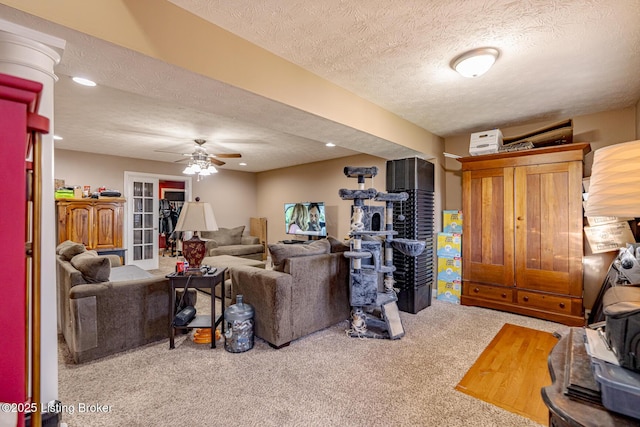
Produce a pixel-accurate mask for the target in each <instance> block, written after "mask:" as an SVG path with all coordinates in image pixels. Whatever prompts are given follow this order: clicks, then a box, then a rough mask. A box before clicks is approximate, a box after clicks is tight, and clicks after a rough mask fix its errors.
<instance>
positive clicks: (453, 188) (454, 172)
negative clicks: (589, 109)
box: [444, 106, 638, 209]
mask: <svg viewBox="0 0 640 427" xmlns="http://www.w3.org/2000/svg"><path fill="white" fill-rule="evenodd" d="M637 118H638V111H637V108H636V107H635V106H633V107H629V108H624V109H620V110H613V111H605V112H601V113H596V114H589V115H585V116H577V117H573V141H574V142H590V143H591V150H592V153H590V154H588V155H587V157H586V159H585V174H586V175H587V176H588V175H590V173H591V163H592V162H593V151H594V150H597V149H598V148H601V147H604V146H606V145H611V144H617V143H619V142H626V141H632V140H634V139H636V135H638V124H637V122H638V119H637ZM554 122H556V120H554V121H547V122H540V123H534V124H530V125H526V126H517V127H510V128H502V129H501V131H502V134H503V135H504V136H505V137H511V136H514V135H518V134H521V133H526V132H530V131H532V130H535V129H538V128H541V127H543V126H546V125H548V124H550V123H554ZM469 139H470V134H464V135H456V136H452V137H448V138H445V141H444V146H445V151H446V152H448V153H452V154H457V155H460V156H468V155H469ZM445 168H446V170H445V183H446V198H445V201H444V206H445V209H462V175H461V173H460V162H458V161H457V160H454V159H446V162H445Z"/></svg>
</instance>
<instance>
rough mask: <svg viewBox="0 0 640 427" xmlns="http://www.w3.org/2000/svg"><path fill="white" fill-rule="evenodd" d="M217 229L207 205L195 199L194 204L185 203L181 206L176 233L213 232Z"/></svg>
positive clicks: (209, 207) (209, 206)
mask: <svg viewBox="0 0 640 427" xmlns="http://www.w3.org/2000/svg"><path fill="white" fill-rule="evenodd" d="M217 229H218V224H216V218H215V216H213V209H211V205H210V204H209V203H205V202H201V201H200V198H198V197H196V201H195V202H187V203H185V204H184V205H183V206H182V210H181V211H180V217H178V222H177V224H176V231H215V230H217Z"/></svg>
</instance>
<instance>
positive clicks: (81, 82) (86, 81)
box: [73, 77, 96, 86]
mask: <svg viewBox="0 0 640 427" xmlns="http://www.w3.org/2000/svg"><path fill="white" fill-rule="evenodd" d="M73 81H74V82H76V83H78V84H79V85H82V86H95V85H96V82H94V81H93V80H89V79H85V78H84V77H74V78H73Z"/></svg>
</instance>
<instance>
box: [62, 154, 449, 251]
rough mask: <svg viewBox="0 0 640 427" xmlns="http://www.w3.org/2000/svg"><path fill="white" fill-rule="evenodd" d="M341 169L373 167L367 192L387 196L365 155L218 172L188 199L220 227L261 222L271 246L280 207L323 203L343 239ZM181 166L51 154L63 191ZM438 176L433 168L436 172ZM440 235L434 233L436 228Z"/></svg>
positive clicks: (346, 212) (348, 181)
mask: <svg viewBox="0 0 640 427" xmlns="http://www.w3.org/2000/svg"><path fill="white" fill-rule="evenodd" d="M345 166H377V167H378V170H379V173H378V175H377V176H376V177H375V178H374V179H373V182H372V181H371V180H370V179H368V180H367V181H366V183H365V187H366V188H371V187H373V188H376V189H377V190H378V191H386V160H385V159H381V158H379V157H374V156H369V155H366V154H362V155H357V156H351V157H345V158H341V159H335V160H329V161H325V162H316V163H309V164H306V165H300V166H294V167H290V168H283V169H277V170H273V171H267V172H260V173H257V174H254V173H248V172H237V171H228V170H224V168H220V169H219V172H218V173H217V174H215V175H212V176H209V177H206V178H204V179H203V180H202V181H200V182H196V180H195V178H194V179H193V180H192V189H193V191H192V197H193V198H195V197H196V196H199V197H200V198H201V200H203V201H207V202H210V203H211V205H212V206H213V211H214V214H215V216H216V220H217V222H218V225H219V226H220V227H227V228H231V227H235V226H238V225H245V226H246V231H245V234H248V230H249V218H251V217H254V216H255V217H266V218H267V227H268V239H269V242H270V243H274V242H277V241H278V240H282V239H287V238H289V239H290V238H293V236H287V235H286V234H285V233H284V204H285V203H291V202H298V201H303V202H304V201H318V202H320V201H322V202H325V204H326V216H327V232H328V233H329V234H331V235H333V236H336V237H345V236H346V235H347V234H348V232H349V219H350V209H351V205H352V202H351V201H346V200H342V199H340V197H339V196H338V190H339V189H340V188H347V189H355V188H357V180H356V179H354V178H347V177H346V176H345V175H344V172H343V169H344V167H345ZM182 169H184V165H182V164H175V163H164V162H155V161H150V160H140V159H132V158H127V157H117V156H104V155H99V154H91V153H83V152H79V151H69V150H56V151H55V178H58V179H64V180H65V184H66V185H79V186H83V185H90V186H91V188H92V189H95V188H98V187H100V186H104V187H107V188H110V189H114V190H119V191H121V192H122V193H124V172H125V171H130V172H141V173H150V174H158V175H173V176H178V177H184V178H185V179H186V177H185V176H184V175H182ZM435 169H436V171H438V167H436V168H435ZM441 194H442V191H438V176H437V173H436V211H435V216H436V223H437V227H439V222H438V221H439V217H440V215H439V214H438V212H440V206H441V202H440V198H441ZM436 230H439V228H436Z"/></svg>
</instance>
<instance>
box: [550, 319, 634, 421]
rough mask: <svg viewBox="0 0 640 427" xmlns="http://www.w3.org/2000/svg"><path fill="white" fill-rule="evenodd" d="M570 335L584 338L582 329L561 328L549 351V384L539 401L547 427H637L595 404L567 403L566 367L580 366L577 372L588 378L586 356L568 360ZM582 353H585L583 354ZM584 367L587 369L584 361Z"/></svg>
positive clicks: (569, 355) (571, 401)
mask: <svg viewBox="0 0 640 427" xmlns="http://www.w3.org/2000/svg"><path fill="white" fill-rule="evenodd" d="M572 334H578V335H579V337H583V336H584V328H564V330H562V331H560V332H559V333H558V335H560V336H561V338H560V341H558V343H557V344H556V345H555V347H553V350H551V354H549V360H548V364H549V373H550V374H551V379H552V380H553V384H551V385H550V386H548V387H544V388H543V389H542V400H543V401H544V403H545V404H546V405H547V407H548V408H549V426H550V427H581V426H590V427H627V426H629V427H630V426H638V425H639V424H640V421H639V420H636V419H633V418H631V417H626V416H624V415H622V414H618V413H616V412H611V411H608V410H607V409H606V408H605V407H603V406H600V405H597V404H588V403H584V402H581V401H578V400H574V399H571V398H570V397H569V396H567V395H566V394H565V390H564V389H565V382H566V378H565V377H566V374H567V370H568V363H571V364H572V365H582V366H581V368H580V369H584V370H587V371H588V372H582V374H583V375H590V367H584V365H585V363H584V362H585V361H584V360H583V358H584V357H587V358H588V357H589V356H588V355H586V354H584V355H582V354H581V355H575V354H574V357H578V358H579V360H572V361H570V360H569V359H570V358H571V351H570V345H571V339H572ZM585 353H586V351H585ZM586 365H587V366H588V365H589V362H588V361H587V363H586Z"/></svg>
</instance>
